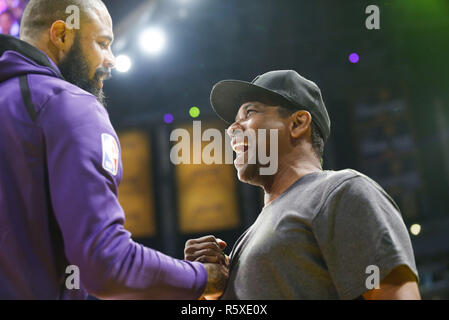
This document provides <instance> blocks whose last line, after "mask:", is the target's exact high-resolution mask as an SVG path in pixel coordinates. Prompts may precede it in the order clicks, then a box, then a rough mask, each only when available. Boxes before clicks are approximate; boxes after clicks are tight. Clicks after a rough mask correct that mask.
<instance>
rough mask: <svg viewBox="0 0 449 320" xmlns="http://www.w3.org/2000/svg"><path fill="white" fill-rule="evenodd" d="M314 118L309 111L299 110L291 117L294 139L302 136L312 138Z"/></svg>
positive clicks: (291, 129) (291, 131) (291, 132)
mask: <svg viewBox="0 0 449 320" xmlns="http://www.w3.org/2000/svg"><path fill="white" fill-rule="evenodd" d="M311 123H312V116H311V115H310V113H309V112H308V111H305V110H299V111H296V112H295V113H293V114H292V115H291V116H290V135H291V137H292V138H294V139H297V138H300V137H302V136H304V135H305V136H310V135H311V133H312V128H311Z"/></svg>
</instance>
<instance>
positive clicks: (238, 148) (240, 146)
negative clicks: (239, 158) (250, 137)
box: [232, 143, 248, 153]
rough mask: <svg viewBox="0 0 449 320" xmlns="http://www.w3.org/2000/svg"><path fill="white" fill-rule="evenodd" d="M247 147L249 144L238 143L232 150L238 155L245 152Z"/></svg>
mask: <svg viewBox="0 0 449 320" xmlns="http://www.w3.org/2000/svg"><path fill="white" fill-rule="evenodd" d="M247 146H248V144H247V143H237V144H235V145H233V146H232V149H233V150H234V151H235V152H237V153H241V152H244V151H245V147H247Z"/></svg>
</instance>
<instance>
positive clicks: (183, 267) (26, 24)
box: [0, 0, 227, 299]
mask: <svg viewBox="0 0 449 320" xmlns="http://www.w3.org/2000/svg"><path fill="white" fill-rule="evenodd" d="M70 6H71V8H73V6H76V8H78V9H79V12H80V24H79V25H80V29H79V30H78V29H74V28H71V25H70V24H69V23H68V22H66V19H68V17H69V16H70V15H69V14H67V13H66V12H71V11H70V10H67V9H70V8H69V7H70ZM113 39H114V36H113V31H112V19H111V17H110V15H109V13H108V10H107V8H106V7H105V5H104V4H103V3H102V2H101V1H99V0H57V1H56V0H31V1H30V2H29V4H28V6H27V7H26V9H25V12H24V15H23V18H22V30H21V40H19V39H16V38H13V37H9V36H2V35H0V150H1V155H0V173H1V175H0V299H84V298H86V297H87V294H88V293H90V294H92V295H95V296H97V297H99V298H104V299H115V298H123V299H196V298H198V297H200V296H201V295H202V294H203V293H204V292H205V293H208V292H209V293H212V292H216V293H217V292H220V291H221V290H223V285H220V284H223V283H224V280H226V278H227V270H226V268H224V267H223V266H222V265H219V264H204V265H203V264H201V263H196V262H195V263H192V262H188V261H181V260H177V259H174V258H171V257H169V256H166V255H164V254H162V253H160V252H157V251H155V250H152V249H150V248H146V247H144V246H142V245H140V244H138V243H135V242H134V241H132V239H131V235H130V233H129V232H128V231H127V230H125V229H124V228H123V224H124V218H125V216H124V213H123V210H122V208H121V206H120V204H119V202H118V198H117V190H118V185H119V183H120V180H121V178H122V164H121V156H120V145H119V141H118V138H117V135H116V133H115V130H114V128H113V127H112V125H111V123H110V121H109V117H108V113H107V111H106V109H105V108H104V105H103V102H104V99H103V97H104V96H103V90H102V88H103V81H104V80H106V79H107V78H108V77H110V74H111V69H113V67H114V56H113V54H112V52H111V43H112V41H113ZM73 265H74V266H73ZM69 266H70V267H69ZM68 267H69V268H68ZM66 270H78V271H79V276H80V279H81V283H80V284H76V283H69V284H70V285H66V277H67V276H68V275H69V274H70V275H73V274H72V271H70V272H69V274H66ZM76 278H77V277H76V276H75V277H74V279H76ZM208 280H209V281H208ZM78 285H79V286H78Z"/></svg>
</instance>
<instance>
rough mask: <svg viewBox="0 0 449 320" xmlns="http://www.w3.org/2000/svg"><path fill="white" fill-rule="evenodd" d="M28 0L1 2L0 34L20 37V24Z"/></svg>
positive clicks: (3, 0) (6, 0)
mask: <svg viewBox="0 0 449 320" xmlns="http://www.w3.org/2000/svg"><path fill="white" fill-rule="evenodd" d="M27 2H28V0H0V33H3V34H9V35H12V36H16V37H18V36H19V24H20V19H21V17H22V14H23V9H24V8H25V6H26V4H27Z"/></svg>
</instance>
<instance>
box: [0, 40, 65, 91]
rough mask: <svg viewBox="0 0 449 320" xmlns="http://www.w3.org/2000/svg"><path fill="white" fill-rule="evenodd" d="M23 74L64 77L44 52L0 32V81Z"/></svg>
mask: <svg viewBox="0 0 449 320" xmlns="http://www.w3.org/2000/svg"><path fill="white" fill-rule="evenodd" d="M24 74H42V75H48V76H52V77H57V78H60V79H64V78H63V76H62V75H61V72H60V71H59V69H58V67H57V66H56V64H55V63H54V62H53V61H52V60H51V59H50V58H49V57H48V56H47V55H46V54H45V53H44V52H42V51H40V50H39V49H37V48H35V47H34V46H32V45H30V44H28V43H26V42H25V41H22V40H20V39H17V38H14V37H11V36H7V35H2V34H0V82H4V81H6V80H8V79H11V78H14V77H18V76H21V75H24Z"/></svg>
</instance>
